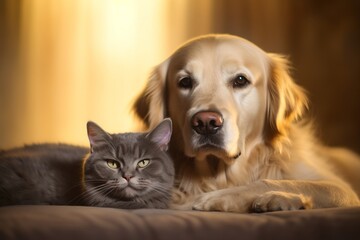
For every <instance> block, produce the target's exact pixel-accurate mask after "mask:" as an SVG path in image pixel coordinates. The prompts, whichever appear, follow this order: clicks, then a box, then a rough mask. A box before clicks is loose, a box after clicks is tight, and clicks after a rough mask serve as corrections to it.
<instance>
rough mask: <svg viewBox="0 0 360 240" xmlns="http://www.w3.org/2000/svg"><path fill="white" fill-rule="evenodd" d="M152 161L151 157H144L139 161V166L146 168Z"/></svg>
mask: <svg viewBox="0 0 360 240" xmlns="http://www.w3.org/2000/svg"><path fill="white" fill-rule="evenodd" d="M149 163H150V160H149V159H143V160H140V161H139V162H138V163H137V166H138V167H139V168H144V167H146V166H147V165H149Z"/></svg>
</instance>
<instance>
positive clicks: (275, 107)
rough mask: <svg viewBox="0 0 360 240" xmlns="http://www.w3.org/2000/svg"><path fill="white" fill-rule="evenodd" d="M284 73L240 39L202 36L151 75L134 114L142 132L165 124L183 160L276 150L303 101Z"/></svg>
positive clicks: (283, 66) (280, 61) (277, 60)
mask: <svg viewBox="0 0 360 240" xmlns="http://www.w3.org/2000/svg"><path fill="white" fill-rule="evenodd" d="M288 71H289V67H288V63H287V61H286V60H285V59H284V58H283V57H281V56H279V55H274V54H268V53H266V52H264V51H263V50H261V49H260V48H258V47H257V46H255V45H254V44H252V43H251V42H249V41H246V40H245V39H242V38H239V37H236V36H230V35H208V36H203V37H200V38H196V39H194V40H191V41H189V42H187V43H186V44H184V45H183V46H182V47H180V48H179V49H178V50H177V51H176V52H175V53H174V54H173V55H171V56H170V57H169V58H168V59H167V60H166V61H164V62H163V63H162V64H160V65H159V66H157V67H156V68H155V69H154V72H153V74H152V76H151V77H150V79H149V81H148V83H147V86H146V87H145V90H144V92H143V93H141V95H140V97H139V98H138V99H137V101H136V103H135V105H134V108H135V110H136V112H137V114H138V116H140V117H141V118H142V119H143V120H144V121H145V123H147V125H148V126H149V127H153V126H155V125H157V124H158V123H159V122H160V121H161V120H162V119H163V118H165V117H170V118H171V119H172V120H173V123H174V134H173V140H174V141H176V147H177V148H179V150H181V151H183V152H184V153H185V155H187V156H189V157H195V158H197V159H204V158H205V157H207V156H208V155H215V156H216V157H218V158H220V159H223V160H225V161H227V160H232V159H236V158H238V157H239V156H240V155H241V154H246V151H249V149H251V147H253V146H255V145H256V144H258V143H265V144H268V145H270V146H276V143H278V142H279V141H281V139H283V138H284V137H285V138H286V135H287V132H288V128H289V127H290V125H291V123H292V122H293V121H294V120H295V119H297V118H298V117H300V116H301V115H302V112H303V110H304V107H305V106H306V96H305V94H304V91H303V90H302V88H300V87H299V86H298V85H296V84H295V83H294V81H293V80H292V79H291V77H290V75H289V73H288Z"/></svg>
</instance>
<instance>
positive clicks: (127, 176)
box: [123, 174, 133, 181]
mask: <svg viewBox="0 0 360 240" xmlns="http://www.w3.org/2000/svg"><path fill="white" fill-rule="evenodd" d="M123 178H125V179H126V181H130V179H131V178H133V176H132V175H130V174H124V175H123Z"/></svg>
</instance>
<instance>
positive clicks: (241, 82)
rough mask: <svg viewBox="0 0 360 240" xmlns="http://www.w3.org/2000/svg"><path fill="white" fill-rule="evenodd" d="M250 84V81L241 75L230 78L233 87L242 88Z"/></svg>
mask: <svg viewBox="0 0 360 240" xmlns="http://www.w3.org/2000/svg"><path fill="white" fill-rule="evenodd" d="M249 84H250V81H249V80H248V79H247V78H246V77H245V76H243V75H239V76H236V77H235V78H234V79H233V80H232V87H233V88H244V87H246V86H247V85H249Z"/></svg>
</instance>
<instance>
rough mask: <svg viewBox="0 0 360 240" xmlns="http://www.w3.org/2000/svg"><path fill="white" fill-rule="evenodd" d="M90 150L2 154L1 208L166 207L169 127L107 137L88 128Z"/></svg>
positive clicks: (61, 147)
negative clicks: (49, 206)
mask: <svg viewBox="0 0 360 240" xmlns="http://www.w3.org/2000/svg"><path fill="white" fill-rule="evenodd" d="M87 132H88V137H89V140H90V151H89V149H88V148H84V147H78V146H73V145H66V144H38V145H29V146H25V147H21V148H14V149H10V150H7V151H2V152H0V206H4V205H18V204H22V205H23V204H52V205H87V206H100V207H114V208H126V209H134V208H167V206H168V203H169V200H170V196H171V188H172V185H173V181H174V166H173V162H172V160H171V159H170V157H169V156H168V155H167V153H166V150H167V147H168V143H169V141H170V138H171V132H172V123H171V120H170V119H165V120H163V121H162V122H161V123H160V124H159V125H158V126H157V127H155V128H154V129H153V130H152V131H150V132H148V133H122V134H109V133H107V132H105V131H104V130H102V129H101V128H100V127H99V126H98V125H96V124H95V123H93V122H88V123H87Z"/></svg>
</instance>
